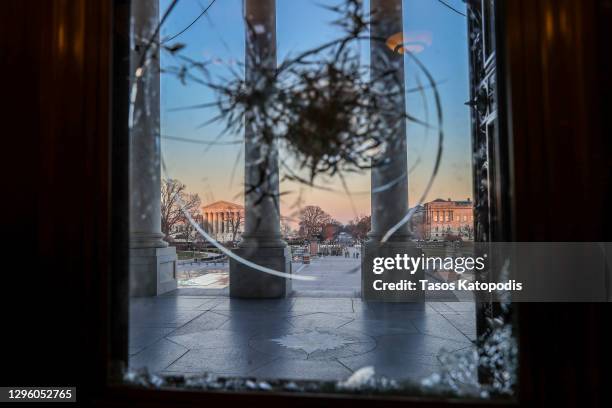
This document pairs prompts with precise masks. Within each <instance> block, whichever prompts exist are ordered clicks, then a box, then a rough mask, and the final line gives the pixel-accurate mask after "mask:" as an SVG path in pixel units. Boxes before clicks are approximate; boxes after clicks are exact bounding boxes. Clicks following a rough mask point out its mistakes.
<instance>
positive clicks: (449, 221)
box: [423, 198, 474, 240]
mask: <svg viewBox="0 0 612 408" xmlns="http://www.w3.org/2000/svg"><path fill="white" fill-rule="evenodd" d="M423 213H424V217H423V232H424V235H425V236H424V238H425V239H437V240H441V239H444V237H446V236H448V235H455V236H458V237H461V238H462V239H473V236H474V227H473V225H474V205H473V203H472V200H470V199H469V198H468V199H467V200H465V201H452V200H451V199H450V198H449V199H448V200H443V199H441V198H438V199H437V200H434V201H431V202H429V203H425V205H424V211H423Z"/></svg>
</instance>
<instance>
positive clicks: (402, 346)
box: [125, 0, 517, 398]
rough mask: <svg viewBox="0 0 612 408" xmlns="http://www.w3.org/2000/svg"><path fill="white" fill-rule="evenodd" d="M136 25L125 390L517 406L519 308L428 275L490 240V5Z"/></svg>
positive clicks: (303, 9) (446, 277)
mask: <svg viewBox="0 0 612 408" xmlns="http://www.w3.org/2000/svg"><path fill="white" fill-rule="evenodd" d="M486 3H487V4H488V5H490V4H489V3H490V2H488V1H487V2H486ZM131 7H132V11H131V27H130V30H131V33H130V36H131V55H130V60H129V64H130V72H131V77H130V114H129V126H130V194H131V197H130V201H131V214H130V310H129V312H130V315H129V316H130V324H129V367H128V368H127V369H126V372H125V380H126V381H128V382H131V383H134V384H140V385H143V386H147V387H154V388H160V387H161V388H164V387H167V388H183V387H189V388H197V389H202V390H217V389H228V390H259V391H262V392H270V391H291V392H313V393H319V392H338V393H373V394H377V393H382V394H403V395H423V394H425V395H432V396H439V395H442V394H443V395H452V396H469V397H478V398H493V397H496V398H497V397H504V398H508V397H511V396H512V395H513V394H514V388H515V384H516V369H517V367H516V365H517V347H516V342H515V340H514V337H513V331H512V327H511V325H510V324H509V323H508V322H509V316H510V310H511V308H510V305H509V302H508V301H497V302H496V303H493V302H491V301H490V300H488V299H484V300H483V299H480V298H477V296H475V295H474V294H473V293H471V292H470V291H469V290H464V291H459V290H453V289H452V286H444V284H447V283H449V282H457V280H458V279H459V278H458V274H457V273H456V272H455V271H452V270H451V271H449V270H448V269H447V268H445V267H442V265H439V266H437V265H436V264H435V263H433V264H432V265H428V264H426V263H425V259H427V258H428V257H431V258H440V259H447V258H448V259H453V260H455V259H460V258H461V259H464V258H466V257H477V255H478V247H477V245H475V242H479V241H482V234H481V229H479V227H478V225H479V224H478V225H476V224H475V223H474V216H473V215H474V214H475V211H478V210H479V205H480V204H481V200H480V199H479V197H480V194H481V191H480V184H476V185H475V183H478V182H479V180H481V178H479V177H480V176H479V175H478V172H477V170H475V168H476V167H475V166H482V165H483V163H481V162H478V160H477V159H474V153H475V152H477V151H478V149H479V145H478V139H475V138H474V136H473V135H474V132H475V129H476V127H477V126H478V123H476V122H475V121H476V119H475V116H474V115H475V113H474V112H475V111H476V110H479V109H481V108H482V109H485V111H487V112H489V113H490V109H491V107H490V106H488V105H487V106H486V107H484V108H483V107H481V106H480V105H482V103H484V102H481V100H480V99H479V96H478V95H479V92H480V90H479V89H477V87H476V85H475V84H480V83H481V82H482V81H477V80H476V79H478V78H477V77H478V76H479V75H481V71H482V70H481V69H480V68H478V69H476V68H475V66H476V65H475V64H478V63H480V64H482V63H484V62H483V61H482V60H478V59H476V58H475V57H474V55H476V54H478V53H484V51H483V45H482V44H481V43H482V41H483V39H482V33H481V31H482V30H480V29H479V27H480V25H479V24H480V22H481V21H487V24H489V23H490V15H487V16H483V13H489V14H490V8H486V9H483V8H482V6H481V4H480V2H479V1H469V2H463V1H459V0H448V1H420V0H404V1H402V0H370V1H361V0H332V1H324V2H321V1H314V0H277V1H274V0H223V1H215V0H212V1H210V0H201V1H198V0H180V1H179V0H133V1H132V6H131ZM487 7H489V6H487ZM479 30H480V31H479ZM487 41H491V40H490V37H487ZM479 44H480V45H479ZM489 48H490V45H489ZM487 49H488V48H487ZM483 55H484V54H483ZM483 58H484V57H483ZM126 63H127V62H126ZM483 80H484V78H483ZM489 91H490V92H494V88H490V89H489ZM487 109H488V110H487ZM475 140H476V142H475ZM485 161H486V160H485ZM486 165H488V164H487V163H484V166H486ZM475 180H476V181H475ZM419 259H421V260H422V264H418V265H417V264H416V263H413V264H410V263H409V260H411V262H415V260H419ZM418 262H420V261H418ZM410 265H412V266H413V268H412V269H410V267H409V266H410ZM456 265H459V264H458V263H456ZM459 266H460V265H459ZM379 268H380V271H379ZM455 269H456V268H455ZM422 281H427V282H429V283H432V284H435V285H434V286H435V288H434V289H430V288H429V287H428V286H427V285H424V284H423V283H422ZM432 287H433V286H432ZM415 288H416V289H415ZM441 288H442V289H441ZM444 288H446V289H444Z"/></svg>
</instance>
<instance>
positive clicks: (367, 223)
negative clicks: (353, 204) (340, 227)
mask: <svg viewBox="0 0 612 408" xmlns="http://www.w3.org/2000/svg"><path fill="white" fill-rule="evenodd" d="M371 227H372V217H371V216H369V215H363V216H361V217H355V219H354V220H351V221H350V222H349V223H348V225H347V226H346V229H347V230H348V232H349V233H350V234H351V235H352V236H353V238H355V239H358V240H363V239H365V238H366V237H367V235H368V232H370V229H371Z"/></svg>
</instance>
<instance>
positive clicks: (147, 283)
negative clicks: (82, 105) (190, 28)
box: [130, 0, 177, 296]
mask: <svg viewBox="0 0 612 408" xmlns="http://www.w3.org/2000/svg"><path fill="white" fill-rule="evenodd" d="M158 3H159V1H158V0H143V1H137V2H134V3H133V4H132V16H133V24H134V38H132V51H131V55H130V72H131V75H132V78H133V80H134V78H135V72H136V69H137V68H138V66H139V64H140V60H141V55H142V52H143V51H144V50H145V48H146V42H147V41H148V40H149V38H150V37H151V35H152V33H153V32H154V31H155V29H156V27H157V25H158V22H159V4H158ZM157 40H158V39H157ZM151 49H152V50H155V49H156V48H155V46H153V47H152V48H151ZM159 88H160V83H159V56H158V55H157V56H153V57H152V58H151V62H150V64H148V65H147V66H146V68H145V69H144V71H143V76H142V78H141V79H140V80H139V83H138V93H137V95H136V100H135V105H134V122H133V126H132V130H131V133H130V191H131V196H130V206H131V208H130V211H131V214H130V293H131V295H132V296H155V295H160V294H162V293H164V292H167V291H170V290H173V289H176V286H177V282H176V250H175V248H174V247H169V246H168V244H167V243H166V242H165V241H164V240H163V238H164V235H163V234H162V232H161V209H160V205H161V170H160V150H159V149H160V141H159V137H160V135H159V111H160V105H159V103H160V101H159Z"/></svg>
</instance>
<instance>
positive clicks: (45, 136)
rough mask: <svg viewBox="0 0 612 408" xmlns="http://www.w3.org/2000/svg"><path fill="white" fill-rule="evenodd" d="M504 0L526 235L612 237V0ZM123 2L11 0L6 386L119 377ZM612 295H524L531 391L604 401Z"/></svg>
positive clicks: (520, 236)
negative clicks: (115, 352) (113, 328)
mask: <svg viewBox="0 0 612 408" xmlns="http://www.w3.org/2000/svg"><path fill="white" fill-rule="evenodd" d="M500 4H502V5H503V8H504V11H503V15H504V16H505V17H506V19H505V29H506V30H507V36H506V41H505V44H504V45H503V47H502V49H504V50H505V57H506V60H505V62H506V63H507V66H506V67H505V70H506V72H505V73H506V74H507V78H509V83H508V84H507V88H508V96H509V97H510V113H511V116H510V118H511V128H510V130H511V135H512V140H511V142H512V143H511V145H512V147H513V149H512V152H510V153H511V154H512V156H511V157H512V191H511V197H512V203H513V213H514V217H513V221H514V222H513V231H514V233H515V239H516V240H522V241H529V240H551V241H552V240H557V241H561V240H588V241H596V240H608V241H609V240H610V234H611V231H612V230H611V227H612V217H610V215H609V211H608V208H610V207H612V206H611V205H610V195H611V193H610V191H611V182H610V169H611V166H610V158H611V157H612V154H610V153H611V151H610V135H611V133H610V121H609V113H610V112H609V110H608V105H606V104H605V103H604V102H606V103H609V101H610V99H609V98H610V93H609V84H610V78H609V73H610V61H609V59H610V53H609V50H610V47H609V45H610V44H609V41H610V38H612V34H611V33H610V26H612V19H611V17H610V2H609V1H605V0H598V1H596V0H583V1H579V0H575V1H570V0H538V1H537V2H536V1H532V0H511V1H510V0H507V1H502V2H501V3H500ZM111 13H112V10H111V2H110V1H89V0H40V1H35V0H7V1H3V2H2V8H1V9H0V53H1V54H0V61H1V63H0V70H2V74H3V75H2V78H3V80H4V81H3V83H4V89H5V93H4V98H3V109H2V116H3V121H2V126H3V127H2V131H1V132H0V133H1V134H2V135H3V139H2V140H3V142H4V144H3V146H2V152H3V153H4V154H3V160H2V166H3V170H4V171H3V175H4V181H5V188H4V190H5V193H4V194H3V198H4V200H3V201H4V203H5V206H6V207H7V210H6V211H5V214H4V215H5V216H4V217H3V221H4V222H3V226H4V235H5V237H9V238H10V243H9V244H5V245H3V247H2V249H3V253H4V257H3V260H4V261H5V263H4V264H3V268H2V289H3V296H2V297H1V298H2V323H3V325H4V327H3V330H2V333H3V336H2V340H3V350H4V351H3V355H2V357H3V370H2V377H3V381H2V384H12V385H16V384H22V385H26V384H30V385H31V384H40V385H43V384H44V385H49V384H51V383H53V384H62V385H65V384H76V385H78V386H79V387H80V388H79V389H80V390H81V391H80V392H81V393H82V394H81V395H85V393H86V392H88V391H89V390H91V387H92V386H94V385H95V384H99V383H100V382H101V380H102V378H103V377H104V374H105V370H106V362H107V357H108V355H109V354H108V353H109V349H110V343H109V341H108V338H107V337H106V333H107V327H109V326H110V325H111V324H113V321H114V319H113V316H112V315H111V316H110V317H109V316H107V315H106V314H105V311H106V308H107V306H108V303H109V297H108V296H109V295H108V293H106V292H105V291H104V288H105V287H106V284H107V281H108V279H110V274H109V270H110V268H109V264H110V262H111V259H113V258H112V255H113V253H111V248H110V244H109V243H110V239H109V237H110V231H111V225H112V223H111V219H112V212H111V208H110V205H109V203H110V199H111V194H112V192H113V191H114V190H112V189H111V187H110V176H111V168H110V162H109V157H110V152H111V148H112V146H111V144H110V132H111V129H110V121H109V118H110V113H111V106H110V103H111V98H110V95H111V84H112V81H111V79H112V74H113V72H112V69H111V67H112V61H111V58H110V56H111V55H112V52H111V47H110V43H111V35H112V33H111V30H112V15H111ZM551 22H552V25H551ZM548 27H553V29H552V30H551V31H550V32H549V28H548ZM534 208H536V209H538V211H534ZM10 261H18V262H19V264H18V265H17V266H16V267H9V265H8V263H9V262H10ZM607 306H608V305H575V304H568V305H527V304H522V305H519V308H518V309H519V312H520V314H519V316H520V332H522V334H521V339H527V340H528V341H523V342H522V343H521V353H522V355H523V356H524V357H525V358H526V361H527V362H528V364H525V365H523V366H522V367H521V375H522V377H523V379H524V380H525V382H524V387H523V388H522V389H521V393H522V395H523V396H525V397H526V398H530V399H532V400H534V401H538V402H539V403H540V405H542V404H543V400H544V399H545V398H550V399H553V400H555V401H556V402H558V403H559V405H563V406H571V405H582V406H588V405H592V406H597V405H604V402H605V401H604V399H605V398H609V397H608V396H607V395H608V394H609V390H608V389H606V388H604V387H606V386H607V385H608V384H609V383H610V382H609V377H608V376H609V373H608V372H609V370H608V369H607V367H604V362H605V361H606V358H609V357H610V347H609V345H610V344H612V341H610V338H609V337H606V336H607V334H606V330H605V329H606V326H609V322H610V315H609V313H607V312H608V310H609V308H608V307H607ZM608 361H609V360H608ZM50 379H53V380H52V381H49V380H50Z"/></svg>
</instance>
